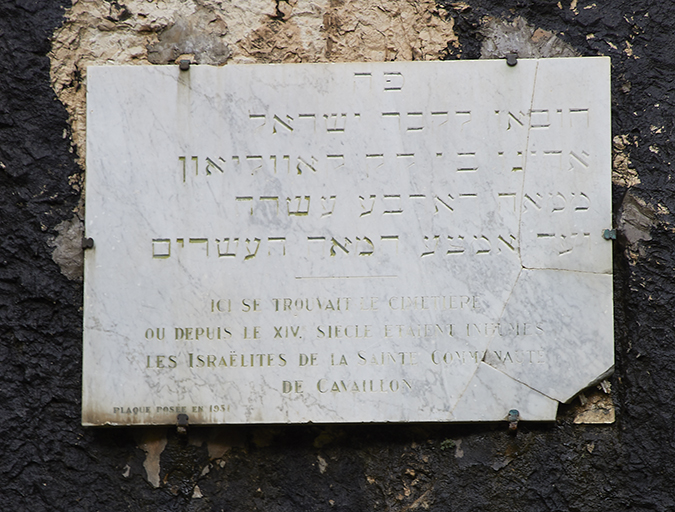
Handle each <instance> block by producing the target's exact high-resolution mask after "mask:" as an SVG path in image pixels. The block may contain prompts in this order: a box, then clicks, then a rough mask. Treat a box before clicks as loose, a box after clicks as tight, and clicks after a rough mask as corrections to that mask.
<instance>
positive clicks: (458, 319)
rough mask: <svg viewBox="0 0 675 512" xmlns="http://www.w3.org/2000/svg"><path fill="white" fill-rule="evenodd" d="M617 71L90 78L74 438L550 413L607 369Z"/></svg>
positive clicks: (476, 65) (593, 62)
mask: <svg viewBox="0 0 675 512" xmlns="http://www.w3.org/2000/svg"><path fill="white" fill-rule="evenodd" d="M609 77H610V61H609V59H608V58H604V57H601V58H578V59H577V58H570V59H546V60H520V61H519V62H518V65H517V66H515V67H509V66H507V65H506V63H505V61H471V62H469V61H461V62H409V63H402V62H395V63H394V62H391V63H374V64H308V65H305V64H292V65H247V66H235V65H231V66H230V65H228V66H224V67H221V68H214V67H207V66H192V67H191V68H190V69H189V70H188V71H180V70H179V69H178V66H171V67H168V66H167V67H164V66H153V67H141V66H137V67H125V66H115V67H90V68H88V72H87V180H86V235H87V236H88V237H91V238H92V239H93V240H94V247H93V248H92V249H88V250H87V251H86V261H85V300H84V376H83V417H82V422H83V424H85V425H139V424H174V423H176V421H177V415H178V414H186V415H187V416H188V417H189V422H190V424H217V423H232V424H235V423H296V422H298V423H301V422H316V423H326V422H410V421H420V422H421V421H425V422H426V421H444V422H446V421H497V420H504V419H505V418H506V417H507V414H508V412H509V410H511V409H517V410H518V411H519V413H520V418H521V419H523V420H553V419H554V418H555V415H556V410H557V406H558V403H559V402H565V401H568V400H570V399H571V398H572V397H573V396H574V395H575V394H576V393H577V392H578V391H580V390H581V389H583V388H585V387H586V386H588V385H590V384H592V383H594V382H596V381H598V380H599V379H601V378H602V377H603V376H605V375H607V374H608V373H609V372H611V370H612V368H613V364H614V351H613V320H612V259H611V253H612V251H611V249H612V243H611V242H610V241H608V240H606V239H604V238H603V231H604V230H605V229H608V228H611V227H612V218H611V198H610V184H611V182H610V179H611V176H610V172H611V168H610V88H609Z"/></svg>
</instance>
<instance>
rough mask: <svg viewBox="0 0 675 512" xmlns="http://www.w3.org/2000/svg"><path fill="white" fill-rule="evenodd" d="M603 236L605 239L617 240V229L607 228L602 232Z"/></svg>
mask: <svg viewBox="0 0 675 512" xmlns="http://www.w3.org/2000/svg"><path fill="white" fill-rule="evenodd" d="M602 238H604V239H605V240H616V229H605V230H604V231H603V232H602Z"/></svg>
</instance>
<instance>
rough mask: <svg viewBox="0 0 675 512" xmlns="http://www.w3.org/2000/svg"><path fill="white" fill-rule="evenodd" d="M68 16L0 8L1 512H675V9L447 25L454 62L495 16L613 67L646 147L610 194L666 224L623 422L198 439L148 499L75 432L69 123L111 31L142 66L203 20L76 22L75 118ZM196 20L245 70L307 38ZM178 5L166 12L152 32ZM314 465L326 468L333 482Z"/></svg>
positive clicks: (646, 262) (117, 462)
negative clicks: (68, 260) (219, 37)
mask: <svg viewBox="0 0 675 512" xmlns="http://www.w3.org/2000/svg"><path fill="white" fill-rule="evenodd" d="M287 3H288V5H289V6H290V7H293V6H292V5H291V3H290V2H287ZM333 4H334V8H339V7H340V6H341V5H343V4H340V3H339V2H333ZM61 5H62V3H61V2H56V1H50V0H44V1H42V2H38V1H35V0H14V1H11V0H9V1H6V2H2V3H1V4H0V32H1V33H2V36H1V37H0V49H1V50H2V51H0V70H1V72H0V91H1V92H0V196H1V197H2V198H3V201H2V203H1V206H0V220H2V222H1V223H0V236H1V240H2V243H0V365H1V368H2V371H0V400H1V402H2V404H3V406H2V412H1V413H0V453H2V454H3V457H2V461H1V462H0V481H1V482H2V486H1V489H0V497H1V498H2V508H3V509H6V510H12V511H28V510H30V511H37V512H41V511H47V510H78V511H79V510H83V511H87V510H90V511H96V510H100V511H104V510H105V511H107V510H115V511H116V510H176V511H178V510H181V511H207V510H208V511H211V510H265V511H296V510H344V511H350V512H351V511H354V510H374V511H377V510H392V511H399V510H432V511H434V510H435V511H447V510H453V511H472V510H491V511H513V510H523V511H568V510H569V511H584V512H587V511H590V512H606V511H607V510H621V511H623V510H635V511H647V510H649V511H659V512H666V511H670V510H672V509H673V508H674V507H675V498H673V493H672V481H673V479H674V478H675V469H673V463H672V461H673V458H674V457H675V448H674V447H673V410H674V407H675V403H674V399H673V396H675V353H674V352H673V350H672V347H673V346H674V345H675V335H674V334H673V330H672V316H673V313H672V312H673V303H675V282H674V279H673V273H672V268H673V267H674V266H675V260H674V256H673V254H674V251H673V247H674V245H675V229H673V228H674V226H673V221H674V219H673V216H672V214H671V213H669V212H672V211H674V208H675V183H674V180H673V179H672V161H673V151H674V149H673V145H672V142H671V141H670V139H671V137H672V133H673V131H674V129H675V126H674V125H675V105H674V100H673V98H672V84H673V83H674V82H675V51H674V50H675V37H674V36H673V30H672V23H671V20H672V19H673V17H674V16H675V6H674V5H672V4H671V3H668V2H661V1H656V0H637V1H632V2H628V1H627V0H611V1H608V2H604V3H600V2H596V3H591V2H585V1H577V0H574V1H573V2H572V3H570V2H569V1H568V0H561V1H560V3H558V2H555V1H554V0H550V1H531V0H506V1H499V2H497V1H495V0H474V1H472V2H471V4H470V5H467V4H460V3H455V2H448V3H447V4H446V5H445V6H444V10H445V11H446V12H447V13H449V15H450V17H451V19H450V20H449V21H448V22H447V25H444V26H452V29H453V32H454V34H455V35H456V36H457V38H458V39H457V41H458V44H457V45H456V46H455V45H453V44H451V45H450V46H449V48H448V58H478V57H480V54H481V48H482V44H483V40H484V36H483V35H482V33H481V30H482V28H483V27H484V25H485V23H486V22H485V19H486V17H490V18H493V19H503V20H508V21H509V22H513V21H514V19H515V17H517V16H519V17H521V18H523V19H524V20H526V22H527V24H528V25H530V26H532V27H536V28H537V29H541V30H544V31H548V32H551V33H552V34H554V35H556V37H558V38H559V39H561V40H562V41H564V42H565V43H567V44H569V45H571V47H573V48H574V49H575V51H577V52H578V53H579V54H581V55H609V56H611V58H612V64H613V75H612V76H613V86H612V93H613V135H614V136H615V137H616V136H619V137H621V138H622V140H623V137H624V136H625V137H627V139H626V140H627V141H629V142H630V144H626V145H625V147H624V148H623V149H621V150H620V151H621V152H623V154H624V155H625V158H626V160H622V161H624V162H630V165H629V166H628V169H631V173H633V171H634V175H633V177H634V178H635V179H630V180H615V182H614V189H613V204H614V209H615V212H618V211H619V208H620V206H621V204H622V203H623V198H624V196H625V195H626V193H627V192H628V191H630V194H631V195H632V196H633V197H635V198H639V199H640V200H641V201H643V202H644V204H645V205H650V206H649V208H648V209H649V210H653V212H654V214H653V215H654V218H655V219H656V220H657V222H655V223H654V224H653V225H651V226H650V228H649V237H651V239H642V240H640V241H638V242H637V243H638V246H639V247H641V251H637V252H635V253H634V255H633V256H631V255H630V254H628V253H627V252H626V248H627V247H628V241H627V240H626V239H624V237H623V236H619V237H618V240H617V241H616V242H615V253H614V258H615V260H614V261H615V281H614V289H615V332H616V362H617V369H616V372H615V374H614V376H613V377H612V378H611V379H610V380H611V396H612V400H613V401H614V404H615V407H616V422H615V423H614V424H609V425H578V424H575V423H574V418H575V417H576V416H575V407H577V406H580V405H581V404H580V398H577V399H575V401H574V404H571V405H570V406H569V407H565V408H563V409H561V411H560V413H559V417H558V421H557V422H556V423H555V424H547V425H532V424H527V423H522V422H521V423H520V424H519V425H518V430H517V433H516V434H515V435H512V434H509V433H508V432H507V425H505V424H494V425H490V424H488V425H478V426H471V427H462V426H456V425H454V426H447V425H437V426H428V425H417V426H414V427H407V426H399V425H380V426H350V425H345V426H324V427H317V426H302V427H297V426H296V427H293V426H291V427H288V426H279V427H274V428H272V427H265V426H256V427H237V428H223V429H213V428H204V429H197V428H195V427H190V428H189V429H188V434H187V436H186V437H181V436H178V435H177V434H176V433H175V430H173V429H172V430H169V431H168V433H167V438H166V440H167V444H166V447H165V448H164V450H163V451H162V452H161V454H160V455H159V461H160V464H159V487H157V488H155V487H153V486H152V485H151V483H149V481H148V479H147V474H146V470H145V468H144V462H145V460H146V452H145V451H144V450H143V449H142V448H140V447H139V441H138V435H139V434H138V432H139V431H138V430H136V429H85V428H82V427H80V426H79V421H80V412H79V411H80V393H81V390H80V374H81V365H80V359H81V328H80V326H81V311H80V307H81V305H82V289H81V284H80V283H79V282H77V281H75V280H69V279H68V278H67V277H66V276H65V275H63V274H62V273H61V270H60V269H59V266H58V265H57V263H56V262H54V260H53V259H52V253H53V247H51V246H50V245H49V241H50V240H52V239H55V238H56V237H57V236H58V232H57V231H56V229H55V228H56V226H57V225H59V224H60V223H61V222H64V221H68V220H69V219H72V216H73V210H74V209H76V208H77V205H78V201H79V200H80V197H79V190H78V186H77V185H78V183H80V181H81V179H80V178H81V176H80V173H81V169H80V168H79V167H78V165H77V162H76V161H75V159H76V158H81V157H82V156H83V153H78V152H73V146H72V145H71V140H70V139H69V136H68V134H69V132H70V127H69V125H68V123H67V120H68V117H69V115H70V116H72V115H73V113H75V112H76V111H78V108H81V100H78V99H77V98H81V95H82V73H83V72H82V66H81V63H82V62H84V60H83V59H82V53H80V52H79V51H78V48H83V47H84V46H86V45H84V46H83V42H87V41H89V40H91V39H92V37H93V39H94V40H96V37H99V36H100V37H101V38H103V37H104V36H105V30H104V29H105V28H106V27H113V30H108V37H110V39H107V40H102V44H101V45H100V53H101V55H103V54H105V55H108V56H109V57H105V58H106V59H107V58H110V59H111V60H112V61H114V62H117V61H118V59H119V61H120V62H121V61H123V60H124V59H128V60H129V61H133V60H136V61H138V62H145V60H144V59H145V55H146V54H147V45H148V44H155V43H156V42H157V41H158V36H157V32H159V31H160V30H161V29H162V28H164V27H167V26H169V25H170V24H171V23H174V22H175V18H174V13H177V12H179V11H180V9H181V8H182V7H181V6H183V7H187V6H191V5H193V4H189V3H188V2H187V1H186V2H184V3H175V4H173V3H172V4H171V5H169V3H168V2H147V1H144V2H140V1H139V2H137V3H134V4H132V3H131V2H130V3H128V4H125V5H126V10H127V11H129V12H131V13H132V16H131V17H129V18H127V19H125V20H121V18H124V17H125V16H127V14H125V13H124V11H125V8H123V7H122V5H121V4H120V3H118V2H102V1H101V2H82V3H80V4H77V8H76V10H77V14H75V10H72V11H69V13H70V14H69V16H74V18H73V19H77V20H80V21H78V22H77V23H75V24H68V23H66V24H65V25H63V28H62V29H61V30H60V31H59V32H58V34H57V36H56V39H55V40H54V46H53V52H54V55H55V58H54V59H53V61H52V62H53V64H52V70H53V72H54V74H53V76H54V77H55V80H54V84H55V88H56V90H58V91H59V96H58V98H60V99H61V101H62V102H63V104H62V103H60V102H59V101H58V100H57V97H56V96H55V94H54V92H53V90H52V89H51V88H50V61H49V58H48V56H47V54H48V53H49V52H50V38H51V37H52V34H53V33H54V31H55V30H57V29H58V28H59V27H61V26H62V24H63V22H64V18H63V16H64V10H63V8H62V7H61ZM131 5H136V6H143V8H145V9H147V10H148V12H149V14H148V15H147V16H146V20H147V22H146V24H147V26H148V27H151V26H152V25H153V23H154V24H155V26H156V31H155V32H149V33H144V34H145V35H143V36H141V35H134V32H133V31H129V32H127V30H129V29H128V28H127V27H128V26H129V24H133V23H136V21H134V20H136V17H138V18H140V16H139V15H138V14H134V13H135V12H137V11H134V9H133V8H132V7H131ZM199 5H200V6H203V7H202V8H207V7H209V6H211V7H213V6H216V5H226V6H227V5H233V6H232V7H231V10H228V12H229V13H230V14H231V18H225V22H226V23H227V26H228V36H227V37H231V38H232V39H231V40H226V41H225V42H226V43H227V44H228V46H229V47H230V48H231V49H232V51H233V57H232V59H236V58H241V59H242V60H245V59H251V60H253V58H252V57H250V56H248V55H246V54H245V53H244V52H243V50H242V51H241V53H237V48H239V47H238V46H237V45H235V44H233V43H234V42H236V41H239V40H240V39H243V38H244V37H245V36H246V34H249V33H252V32H253V31H255V30H256V29H258V28H260V27H261V26H265V25H266V24H270V23H272V22H276V23H278V24H279V25H278V26H277V28H276V32H275V34H277V36H275V37H281V35H282V34H284V33H288V32H293V31H294V30H296V29H295V28H293V23H294V22H293V18H292V17H293V15H294V13H296V12H298V11H297V7H293V10H291V11H290V13H291V16H290V17H287V19H286V20H284V14H283V12H284V10H285V12H286V13H288V12H289V10H288V7H286V6H284V5H282V4H280V5H279V7H280V9H279V12H277V6H276V4H274V3H272V2H270V3H269V4H263V3H252V2H237V3H236V5H234V3H232V4H229V3H225V2H215V1H213V2H207V1H203V2H200V3H199ZM345 5H346V3H345ZM164 6H167V13H166V14H157V15H155V14H152V12H154V11H155V10H157V9H160V10H161V8H163V7H164ZM176 6H178V7H176ZM310 7H311V4H308V9H307V10H306V11H305V10H303V11H301V12H303V13H305V12H308V11H309V8H310ZM103 8H105V9H103ZM174 9H175V11H174ZM99 10H100V11H101V13H100V14H98V13H99ZM139 10H140V8H139ZM151 11H152V12H151ZM440 12H441V11H440V10H439V13H440ZM279 13H282V14H281V15H280V14H279ZM88 16H89V17H88ZM286 16H288V15H287V14H286ZM317 16H319V19H320V20H321V21H319V22H318V23H316V24H315V25H313V26H314V27H316V28H315V29H313V31H311V30H309V29H305V30H306V32H305V33H311V34H315V35H313V36H311V38H310V39H309V41H310V42H309V43H308V44H311V45H314V46H315V47H317V48H323V47H325V46H327V45H326V43H325V40H323V39H322V38H323V37H325V36H324V35H322V32H321V29H320V27H321V24H323V23H324V22H323V12H321V11H319V13H318V14H317ZM302 17H308V18H311V16H310V15H309V14H303V15H302V16H298V18H302ZM107 18H111V19H107ZM116 19H117V21H116ZM312 19H313V18H312ZM439 19H440V18H439ZM87 20H88V21H87ZM247 20H253V22H247ZM297 21H298V20H297V19H296V26H300V25H298V24H297ZM138 23H139V25H140V24H141V22H140V21H138ZM99 26H100V27H102V28H99ZM117 27H119V28H117ZM284 28H286V32H284ZM298 30H299V29H298ZM66 33H67V34H68V35H67V37H66V36H64V37H65V39H60V38H59V34H66ZM293 33H298V32H293ZM138 34H140V32H139V33H138ZM94 36H96V37H94ZM137 37H138V39H136V38H137ZM294 37H295V36H294ZM409 37H410V40H415V38H416V37H417V36H416V35H415V34H410V36H409ZM312 38H315V39H312ZM263 40H264V38H263V39H262V40H261V41H263ZM68 41H69V42H68ZM135 41H137V43H136V42H135ZM453 41H454V39H453ZM88 52H89V50H85V51H84V54H85V55H86V54H88ZM133 55H138V56H139V57H137V58H134V57H132V56H133ZM237 55H239V56H240V57H237ZM91 56H92V57H91V58H92V59H94V58H95V59H96V60H95V61H96V62H100V60H98V59H99V58H100V57H98V56H95V55H94V53H91ZM438 87H443V84H438ZM448 94H451V91H448ZM78 95H80V96H78ZM64 105H66V106H67V108H66V107H64ZM73 123H74V124H73V130H74V134H73V137H75V138H77V133H81V132H78V130H82V126H81V125H79V126H78V125H77V124H76V120H75V118H73ZM64 131H65V133H66V137H65V138H64ZM79 147H80V148H81V144H80V146H79ZM616 162H617V159H616V158H615V165H617V164H616ZM619 167H621V166H620V165H619ZM617 170H618V171H621V169H620V168H619V169H617V168H616V167H615V171H617ZM580 357H582V355H581V356H580ZM586 396H587V398H588V397H589V396H590V393H589V394H587V395H586ZM589 401H590V400H589ZM319 455H320V456H321V458H322V459H323V460H325V461H326V465H325V468H324V470H323V472H322V469H321V468H322V467H324V466H323V465H320V462H319V459H318V456H319ZM197 488H198V489H197ZM198 495H201V496H202V497H201V498H196V496H198ZM193 496H195V499H193V498H192V497H193Z"/></svg>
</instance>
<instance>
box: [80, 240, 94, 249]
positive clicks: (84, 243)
mask: <svg viewBox="0 0 675 512" xmlns="http://www.w3.org/2000/svg"><path fill="white" fill-rule="evenodd" d="M93 247H94V239H93V238H87V237H84V238H83V239H82V249H92V248H93Z"/></svg>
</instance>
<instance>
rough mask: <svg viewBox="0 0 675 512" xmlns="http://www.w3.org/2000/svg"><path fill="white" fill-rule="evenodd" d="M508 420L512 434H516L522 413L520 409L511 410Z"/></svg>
mask: <svg viewBox="0 0 675 512" xmlns="http://www.w3.org/2000/svg"><path fill="white" fill-rule="evenodd" d="M507 419H508V421H509V430H510V431H511V432H515V431H516V430H517V429H518V420H519V419H520V413H519V412H518V409H511V410H510V411H509V415H508V416H507Z"/></svg>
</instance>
